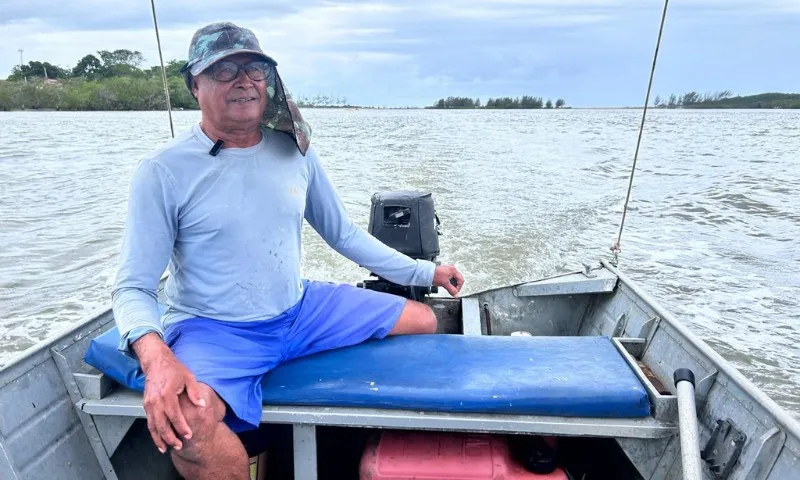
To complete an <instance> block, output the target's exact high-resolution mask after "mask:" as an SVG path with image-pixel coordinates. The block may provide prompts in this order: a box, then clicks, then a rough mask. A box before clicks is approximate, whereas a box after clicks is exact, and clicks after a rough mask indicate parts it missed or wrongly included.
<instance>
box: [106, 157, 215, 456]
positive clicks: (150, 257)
mask: <svg viewBox="0 0 800 480" xmlns="http://www.w3.org/2000/svg"><path fill="white" fill-rule="evenodd" d="M176 194H177V192H176V188H175V181H174V179H173V178H172V177H171V176H170V175H169V173H168V172H167V171H166V170H164V169H163V168H162V167H161V166H159V165H158V164H157V163H156V162H155V161H154V160H152V159H148V160H145V161H143V162H142V163H141V164H140V165H139V167H138V168H137V169H136V173H135V174H134V176H133V181H132V182H131V189H130V198H129V200H128V217H127V220H126V225H125V236H124V238H123V242H122V252H121V254H120V266H119V270H118V271H117V278H116V281H115V285H114V290H113V292H112V294H111V296H112V299H113V308H114V319H115V320H116V323H117V327H118V328H119V331H120V343H119V346H118V348H119V350H120V351H122V352H123V353H125V354H127V355H131V356H135V357H136V358H137V359H138V360H139V364H140V365H141V368H142V372H144V376H145V389H144V409H145V412H146V414H147V428H148V429H149V430H150V435H151V437H152V438H153V442H154V443H155V445H156V447H157V448H158V449H159V451H160V452H161V453H164V452H166V450H167V446H168V445H170V446H172V447H173V448H181V447H182V446H183V442H182V441H181V440H180V439H179V438H178V437H181V438H184V439H187V440H188V439H190V438H191V437H192V431H191V429H190V428H189V425H188V424H187V423H186V419H185V417H184V416H183V412H181V409H180V404H179V402H178V395H180V394H181V393H183V392H185V393H186V394H187V395H188V397H189V399H190V400H191V401H192V402H193V403H194V404H195V405H197V406H202V407H204V406H205V400H204V399H202V398H201V396H200V392H199V390H198V383H197V381H196V379H195V378H194V375H192V373H191V372H190V371H189V370H188V369H187V368H186V366H185V365H183V364H182V363H181V362H180V361H179V360H178V359H177V357H175V355H174V354H173V353H172V351H171V350H170V349H169V347H167V345H166V344H165V343H164V340H163V330H162V327H161V320H160V318H159V317H160V316H159V313H158V297H157V294H156V291H157V289H158V283H159V281H160V280H161V275H162V274H163V273H164V270H165V269H166V267H167V264H168V262H169V257H170V255H171V253H172V249H173V246H174V245H175V238H176V237H177V234H178V205H177V202H176Z"/></svg>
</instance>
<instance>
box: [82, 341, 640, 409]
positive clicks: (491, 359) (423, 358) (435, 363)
mask: <svg viewBox="0 0 800 480" xmlns="http://www.w3.org/2000/svg"><path fill="white" fill-rule="evenodd" d="M118 342H119V332H118V331H117V329H116V328H112V329H111V330H109V331H108V332H106V333H104V334H103V335H100V336H98V337H97V338H95V339H94V340H93V341H92V342H91V344H90V346H89V348H88V350H87V352H86V355H85V358H84V359H85V361H86V363H88V364H90V365H92V366H94V367H95V368H97V369H98V370H100V371H102V372H104V373H105V374H107V375H109V376H110V377H111V378H113V379H114V380H115V381H117V382H119V383H120V384H122V385H124V386H126V387H128V388H131V389H134V390H138V391H143V390H144V376H143V374H142V372H141V370H140V369H139V364H138V362H136V360H134V359H132V358H129V357H126V356H124V355H123V354H122V353H120V352H119V351H118V350H117V348H116V347H117V344H118ZM262 387H263V403H264V404H269V405H310V406H333V407H371V408H386V409H413V410H426V411H439V412H482V413H504V414H528V415H544V416H566V417H596V418H634V417H646V416H648V415H649V414H650V405H649V402H648V398H647V392H646V390H645V388H644V387H643V386H642V384H641V382H640V381H639V380H638V378H637V377H636V376H635V375H634V373H633V372H632V371H631V368H630V367H629V366H628V364H627V363H626V362H625V360H624V359H623V358H622V356H621V355H620V353H619V352H618V351H617V349H616V348H615V347H614V345H613V344H612V343H611V340H610V339H609V338H606V337H501V336H463V335H411V336H399V337H389V338H386V339H384V340H377V341H369V342H366V343H363V344H361V345H356V346H353V347H346V348H341V349H337V350H331V351H327V352H322V353H318V354H315V355H311V356H308V357H304V358H300V359H297V360H293V361H290V362H287V363H285V364H283V365H281V366H279V367H278V368H276V369H275V370H273V371H271V372H269V373H268V374H267V375H265V376H264V379H263V381H262Z"/></svg>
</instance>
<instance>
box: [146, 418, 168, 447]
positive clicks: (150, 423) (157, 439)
mask: <svg viewBox="0 0 800 480" xmlns="http://www.w3.org/2000/svg"><path fill="white" fill-rule="evenodd" d="M153 417H154V415H153V414H151V413H150V412H148V413H147V429H148V430H150V436H151V437H152V438H153V443H155V444H156V448H157V449H158V451H159V452H161V453H164V452H166V451H167V446H166V444H164V441H163V440H161V435H159V434H158V430H156V422H155V420H154V418H153Z"/></svg>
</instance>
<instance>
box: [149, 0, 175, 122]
mask: <svg viewBox="0 0 800 480" xmlns="http://www.w3.org/2000/svg"><path fill="white" fill-rule="evenodd" d="M150 7H151V8H152V10H153V26H154V27H155V29H156V43H157V44H158V59H159V60H160V61H161V78H162V79H163V80H164V94H165V95H166V96H167V113H168V114H169V132H170V133H171V134H172V138H175V127H173V126H172V103H171V102H170V100H169V84H168V83H167V71H166V69H164V57H163V56H162V55H161V38H159V36H158V20H156V4H155V0H150Z"/></svg>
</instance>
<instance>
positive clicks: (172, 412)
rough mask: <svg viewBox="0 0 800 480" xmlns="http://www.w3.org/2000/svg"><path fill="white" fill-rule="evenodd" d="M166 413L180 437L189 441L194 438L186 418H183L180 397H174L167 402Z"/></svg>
mask: <svg viewBox="0 0 800 480" xmlns="http://www.w3.org/2000/svg"><path fill="white" fill-rule="evenodd" d="M164 413H165V414H166V415H167V418H168V419H169V422H170V423H171V424H172V426H173V427H174V428H175V432H177V434H178V435H180V436H181V437H183V438H185V439H186V440H189V439H190V438H192V429H191V428H189V424H188V423H186V418H185V417H184V416H183V411H182V410H181V406H180V404H179V403H178V397H172V398H171V399H169V400H167V401H166V402H165V406H164Z"/></svg>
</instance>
